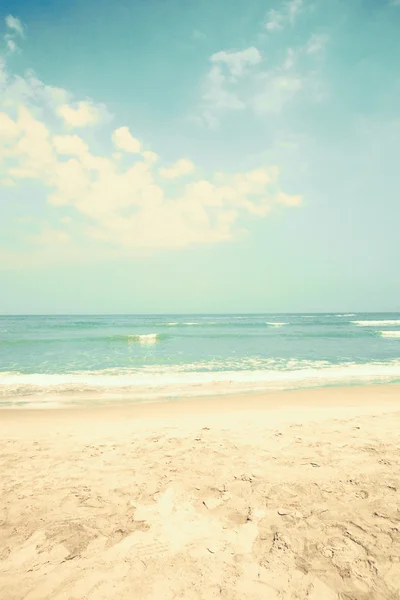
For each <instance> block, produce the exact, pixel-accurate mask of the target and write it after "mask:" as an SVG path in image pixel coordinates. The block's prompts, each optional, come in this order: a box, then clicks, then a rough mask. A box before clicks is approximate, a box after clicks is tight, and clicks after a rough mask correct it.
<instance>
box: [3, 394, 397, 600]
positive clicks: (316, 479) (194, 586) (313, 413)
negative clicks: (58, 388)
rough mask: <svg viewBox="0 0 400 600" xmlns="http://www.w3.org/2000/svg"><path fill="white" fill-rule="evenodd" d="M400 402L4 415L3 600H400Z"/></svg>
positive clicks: (350, 397) (344, 399) (312, 400)
mask: <svg viewBox="0 0 400 600" xmlns="http://www.w3.org/2000/svg"><path fill="white" fill-rule="evenodd" d="M399 401H400V387H399V386H396V385H392V386H375V387H363V388H361V387H359V388H343V389H339V388H337V389H328V390H327V389H324V390H311V391H308V390H303V391H293V392H277V393H269V394H253V395H247V396H243V395H240V396H232V397H219V398H207V399H196V400H187V401H180V402H169V403H166V402H164V403H158V404H155V403H154V404H142V405H131V406H112V407H102V408H90V409H87V408H80V409H54V410H20V409H19V410H2V411H1V412H0V449H1V453H0V461H1V462H0V464H1V479H2V485H1V501H0V509H1V513H0V520H1V530H0V561H1V569H0V597H1V598H2V599H4V600H46V599H49V600H50V599H51V600H111V599H114V598H115V599H118V600H128V599H129V600H131V599H132V598H138V599H140V600H150V599H151V600H172V599H173V598H183V599H185V600H200V599H209V598H210V599H211V598H226V599H229V600H259V599H260V600H261V599H263V600H269V599H271V600H272V599H278V598H279V599H292V598H293V599H303V598H308V599H312V600H333V599H343V600H344V599H346V600H350V599H351V600H353V599H354V600H359V599H368V600H369V599H376V600H383V599H386V598H387V599H393V600H394V599H397V598H400V503H399V494H400V402H399Z"/></svg>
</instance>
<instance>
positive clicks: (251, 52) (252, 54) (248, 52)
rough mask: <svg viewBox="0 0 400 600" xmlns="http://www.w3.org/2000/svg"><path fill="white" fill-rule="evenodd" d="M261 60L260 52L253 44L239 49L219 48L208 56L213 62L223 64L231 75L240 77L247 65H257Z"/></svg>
mask: <svg viewBox="0 0 400 600" xmlns="http://www.w3.org/2000/svg"><path fill="white" fill-rule="evenodd" d="M261 60H262V56H261V53H260V51H259V50H258V49H257V48H255V47H254V46H251V47H250V48H246V49H245V50H240V51H226V50H221V52H216V53H215V54H213V55H212V56H211V57H210V61H211V62H212V63H214V64H225V65H226V66H227V68H228V71H229V73H230V75H232V77H242V76H243V75H244V74H245V72H246V71H247V70H248V68H249V67H252V66H253V65H257V64H258V63H260V62H261Z"/></svg>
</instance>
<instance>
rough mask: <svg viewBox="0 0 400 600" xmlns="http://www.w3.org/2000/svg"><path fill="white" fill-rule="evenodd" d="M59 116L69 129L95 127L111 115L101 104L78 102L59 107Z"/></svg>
mask: <svg viewBox="0 0 400 600" xmlns="http://www.w3.org/2000/svg"><path fill="white" fill-rule="evenodd" d="M56 112H57V114H58V115H59V116H60V117H62V118H63V119H64V121H65V123H66V125H67V126H68V127H71V128H80V127H87V126H88V125H95V124H96V123H99V122H100V121H102V120H103V119H105V118H107V117H108V116H109V115H108V113H107V111H106V109H105V107H104V105H101V104H97V105H96V104H94V103H93V102H90V101H86V102H77V103H76V104H72V105H71V104H61V105H60V106H58V107H57V111H56Z"/></svg>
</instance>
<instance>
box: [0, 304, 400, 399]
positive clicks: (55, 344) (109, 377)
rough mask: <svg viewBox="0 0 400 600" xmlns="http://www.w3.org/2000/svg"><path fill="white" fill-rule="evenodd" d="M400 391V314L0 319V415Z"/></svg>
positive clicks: (116, 316)
mask: <svg viewBox="0 0 400 600" xmlns="http://www.w3.org/2000/svg"><path fill="white" fill-rule="evenodd" d="M391 382H400V313H391V314H388V313H382V314H377V313H373V314H366V313H362V314H361V313H343V314H257V315H255V314H251V315H244V314H243V315H241V314H237V315H92V316H85V315H74V316H62V315H60V316H53V315H51V316H0V407H3V408H4V407H9V406H14V407H20V408H24V407H25V408H26V407H35V408H36V407H38V408H40V407H42V406H49V407H57V406H63V405H75V404H82V403H104V402H116V401H119V402H138V401H146V400H154V399H163V400H168V399H171V398H179V397H189V396H206V395H210V394H226V393H236V392H241V391H246V392H253V391H262V390H285V389H298V388H311V387H316V386H319V387H327V386H348V385H364V384H372V383H374V384H376V383H391Z"/></svg>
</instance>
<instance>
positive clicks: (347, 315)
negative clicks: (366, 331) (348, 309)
mask: <svg viewBox="0 0 400 600" xmlns="http://www.w3.org/2000/svg"><path fill="white" fill-rule="evenodd" d="M354 316H355V314H354V313H346V314H343V315H335V317H354Z"/></svg>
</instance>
